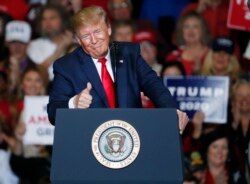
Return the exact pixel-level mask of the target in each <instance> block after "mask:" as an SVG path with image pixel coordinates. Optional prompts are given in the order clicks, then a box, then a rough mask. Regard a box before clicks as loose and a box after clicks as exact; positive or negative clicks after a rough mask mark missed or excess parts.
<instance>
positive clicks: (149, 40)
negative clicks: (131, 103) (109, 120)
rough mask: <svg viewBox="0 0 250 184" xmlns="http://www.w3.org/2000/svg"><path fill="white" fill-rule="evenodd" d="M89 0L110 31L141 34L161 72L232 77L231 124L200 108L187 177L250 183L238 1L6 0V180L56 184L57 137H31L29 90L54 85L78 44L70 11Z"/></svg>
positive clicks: (0, 14)
mask: <svg viewBox="0 0 250 184" xmlns="http://www.w3.org/2000/svg"><path fill="white" fill-rule="evenodd" d="M89 5H99V6H102V7H103V8H104V9H105V10H107V12H108V14H109V17H110V20H111V24H112V35H111V40H113V41H126V42H136V43H140V45H141V55H142V57H143V58H144V59H145V60H146V62H147V63H148V64H149V65H150V66H151V67H152V68H153V69H154V70H155V71H156V72H157V74H158V75H159V76H160V77H164V76H192V75H203V76H228V77H229V79H230V91H229V94H230V95H229V99H228V100H229V105H228V120H227V123H226V124H223V125H221V124H219V125H218V123H216V122H211V123H205V124H204V123H203V121H204V118H205V117H204V113H203V112H200V111H197V112H196V113H195V115H194V116H193V118H192V119H191V120H190V123H189V124H188V126H187V128H186V130H185V131H184V134H183V135H182V139H183V153H184V166H185V181H184V183H185V184H236V183H237V184H244V183H250V174H249V160H248V144H249V139H250V130H249V124H250V82H249V79H250V42H249V41H250V34H249V32H247V31H239V30H234V29H229V28H228V27H227V16H228V10H229V0H157V1H153V0H1V1H0V183H1V184H16V183H21V184H47V183H50V181H49V174H50V165H51V148H52V146H42V145H23V143H22V138H23V135H24V134H25V130H26V129H25V124H24V122H23V116H22V112H23V108H24V96H25V95H33V96H39V95H47V94H49V91H50V84H51V81H52V80H53V71H52V65H53V62H54V61H55V60H56V59H57V58H59V57H61V56H63V55H65V54H67V53H70V52H72V51H73V50H74V49H75V48H77V47H78V44H77V42H76V41H75V39H74V36H73V32H72V30H71V26H70V17H71V16H72V15H73V14H74V13H75V12H77V11H78V10H80V9H81V8H82V7H85V6H89ZM142 103H143V106H144V107H145V108H152V107H154V105H153V103H152V102H151V101H150V99H148V98H147V97H146V96H144V95H143V94H142ZM34 108H35V107H34ZM69 149H70V148H69Z"/></svg>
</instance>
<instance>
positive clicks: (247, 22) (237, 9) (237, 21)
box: [227, 0, 250, 31]
mask: <svg viewBox="0 0 250 184" xmlns="http://www.w3.org/2000/svg"><path fill="white" fill-rule="evenodd" d="M247 1H248V0H230V5H229V11H228V18H227V26H228V27H229V28H233V29H239V30H245V31H250V10H249V8H248V6H247Z"/></svg>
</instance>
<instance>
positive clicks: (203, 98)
mask: <svg viewBox="0 0 250 184" xmlns="http://www.w3.org/2000/svg"><path fill="white" fill-rule="evenodd" d="M164 83H165V85H166V86H167V88H168V89H169V91H170V93H171V94H172V95H173V96H174V98H175V99H176V101H177V103H178V105H179V109H180V110H182V111H185V112H186V113H187V114H188V116H189V118H192V117H193V115H194V113H195V112H196V111H202V112H203V113H204V114H205V120H204V122H210V123H226V121H227V106H228V98H229V97H228V91H229V78H228V77H213V76H209V77H205V76H187V77H165V78H164Z"/></svg>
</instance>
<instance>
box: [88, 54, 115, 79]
mask: <svg viewBox="0 0 250 184" xmlns="http://www.w3.org/2000/svg"><path fill="white" fill-rule="evenodd" d="M105 58H106V59H107V62H106V67H107V70H108V72H109V75H110V76H111V78H112V80H113V81H114V74H113V70H112V65H111V57H110V50H108V53H107V55H106V56H105ZM92 60H93V62H94V64H95V66H96V69H97V72H98V74H99V77H100V79H102V77H101V73H102V72H101V71H102V64H101V63H100V62H98V59H95V58H93V57H92Z"/></svg>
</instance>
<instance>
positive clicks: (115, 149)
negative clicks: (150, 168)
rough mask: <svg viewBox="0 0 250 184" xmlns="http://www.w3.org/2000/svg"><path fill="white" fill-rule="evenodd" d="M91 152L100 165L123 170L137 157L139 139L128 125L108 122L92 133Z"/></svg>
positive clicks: (117, 121)
mask: <svg viewBox="0 0 250 184" xmlns="http://www.w3.org/2000/svg"><path fill="white" fill-rule="evenodd" d="M92 151H93V154H94V156H95V158H96V159H97V161H98V162H99V163H100V164H102V165H104V166H106V167H108V168H112V169H120V168H124V167H126V166H128V165H130V164H131V163H132V162H134V160H135V159H136V157H137V156H138V154H139V151H140V138H139V135H138V133H137V131H136V129H135V128H134V127H133V126H132V125H130V124H129V123H127V122H125V121H121V120H110V121H107V122H104V123H103V124H101V125H100V126H99V127H98V128H97V129H96V131H95V132H94V134H93V137H92Z"/></svg>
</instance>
